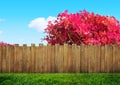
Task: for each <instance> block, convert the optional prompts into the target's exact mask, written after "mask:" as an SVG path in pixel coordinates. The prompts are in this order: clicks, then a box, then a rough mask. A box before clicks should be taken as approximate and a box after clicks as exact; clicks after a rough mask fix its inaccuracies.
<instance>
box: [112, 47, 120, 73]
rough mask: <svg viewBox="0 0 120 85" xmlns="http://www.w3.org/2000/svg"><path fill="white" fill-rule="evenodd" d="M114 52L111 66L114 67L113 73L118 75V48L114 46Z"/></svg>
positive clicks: (119, 62)
mask: <svg viewBox="0 0 120 85" xmlns="http://www.w3.org/2000/svg"><path fill="white" fill-rule="evenodd" d="M114 50H115V52H114V57H115V58H114V59H115V60H114V62H113V65H114V72H117V73H119V72H120V46H116V47H115V48H114Z"/></svg>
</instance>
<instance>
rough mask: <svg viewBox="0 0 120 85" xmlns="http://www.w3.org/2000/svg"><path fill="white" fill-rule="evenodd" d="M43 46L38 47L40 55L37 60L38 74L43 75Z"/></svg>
mask: <svg viewBox="0 0 120 85" xmlns="http://www.w3.org/2000/svg"><path fill="white" fill-rule="evenodd" d="M43 48H44V47H43V45H39V53H40V58H39V60H40V61H39V66H40V72H41V73H43V71H44V70H43V67H44V62H43V58H44V51H43Z"/></svg>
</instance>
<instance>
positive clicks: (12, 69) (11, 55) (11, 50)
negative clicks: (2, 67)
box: [10, 46, 14, 73]
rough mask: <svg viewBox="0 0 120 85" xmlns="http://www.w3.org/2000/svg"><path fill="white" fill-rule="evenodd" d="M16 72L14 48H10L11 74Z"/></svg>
mask: <svg viewBox="0 0 120 85" xmlns="http://www.w3.org/2000/svg"><path fill="white" fill-rule="evenodd" d="M13 72H14V46H10V73H13Z"/></svg>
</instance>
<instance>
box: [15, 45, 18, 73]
mask: <svg viewBox="0 0 120 85" xmlns="http://www.w3.org/2000/svg"><path fill="white" fill-rule="evenodd" d="M18 62H19V46H18V44H15V46H14V72H15V73H17V72H18V69H19V66H18V65H19V63H18Z"/></svg>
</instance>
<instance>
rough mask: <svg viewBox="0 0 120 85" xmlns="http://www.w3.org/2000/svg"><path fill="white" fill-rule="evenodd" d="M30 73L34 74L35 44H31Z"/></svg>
mask: <svg viewBox="0 0 120 85" xmlns="http://www.w3.org/2000/svg"><path fill="white" fill-rule="evenodd" d="M31 59H32V60H31V72H32V73H34V72H35V44H31Z"/></svg>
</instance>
